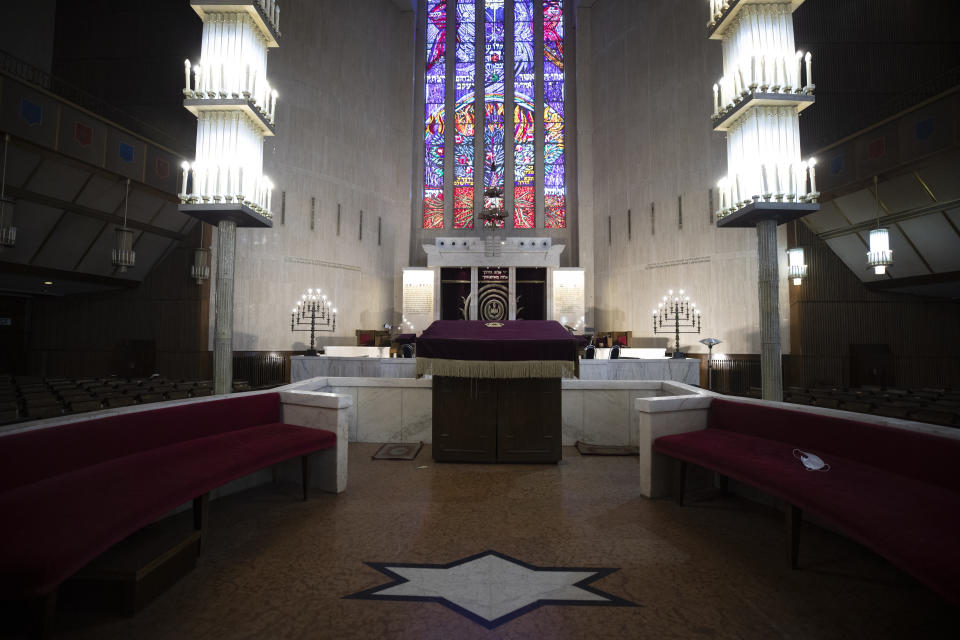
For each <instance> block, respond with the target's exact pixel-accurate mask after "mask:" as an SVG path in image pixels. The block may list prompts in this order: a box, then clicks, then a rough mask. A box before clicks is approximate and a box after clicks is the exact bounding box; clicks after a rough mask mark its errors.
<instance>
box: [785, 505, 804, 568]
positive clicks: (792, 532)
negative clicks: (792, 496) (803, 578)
mask: <svg viewBox="0 0 960 640" xmlns="http://www.w3.org/2000/svg"><path fill="white" fill-rule="evenodd" d="M802 520H803V511H802V510H801V509H799V508H797V507H795V506H793V505H792V504H788V505H787V544H788V546H789V548H790V568H791V569H796V568H797V556H799V555H800V522H801V521H802Z"/></svg>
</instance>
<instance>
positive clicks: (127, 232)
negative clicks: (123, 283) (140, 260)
mask: <svg viewBox="0 0 960 640" xmlns="http://www.w3.org/2000/svg"><path fill="white" fill-rule="evenodd" d="M114 233H115V234H116V240H117V246H116V247H115V248H114V249H113V251H112V252H111V256H110V257H111V261H112V262H113V266H115V267H120V273H124V272H126V270H127V269H129V268H131V267H133V266H134V264H135V263H136V260H137V254H136V252H135V251H134V250H133V230H132V229H127V228H125V227H117V228H115V229H114Z"/></svg>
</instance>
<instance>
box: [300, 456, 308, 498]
mask: <svg viewBox="0 0 960 640" xmlns="http://www.w3.org/2000/svg"><path fill="white" fill-rule="evenodd" d="M300 461H301V465H302V470H303V499H304V500H306V499H307V498H309V497H310V456H303V457H302V458H300Z"/></svg>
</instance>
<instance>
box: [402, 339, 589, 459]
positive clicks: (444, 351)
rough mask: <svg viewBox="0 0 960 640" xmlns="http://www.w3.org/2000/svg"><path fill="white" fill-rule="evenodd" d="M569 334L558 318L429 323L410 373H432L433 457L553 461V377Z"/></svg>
mask: <svg viewBox="0 0 960 640" xmlns="http://www.w3.org/2000/svg"><path fill="white" fill-rule="evenodd" d="M576 352H577V343H576V339H575V338H574V337H573V336H572V335H571V334H570V333H569V332H567V331H566V330H565V329H564V328H563V327H562V326H561V325H560V324H559V323H557V322H553V321H549V322H537V321H512V322H504V323H500V322H488V323H484V322H479V321H473V322H471V321H459V322H458V321H443V320H441V321H437V322H434V323H433V324H432V325H430V327H429V328H428V329H427V330H426V331H424V333H423V334H422V335H421V336H420V338H418V339H417V374H418V375H424V374H431V375H433V457H434V460H437V461H438V462H557V461H559V460H560V458H561V448H560V439H561V437H560V432H561V411H560V400H561V393H560V379H561V378H562V377H564V376H570V375H573V372H574V364H575V361H576Z"/></svg>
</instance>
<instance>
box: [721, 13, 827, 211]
mask: <svg viewBox="0 0 960 640" xmlns="http://www.w3.org/2000/svg"><path fill="white" fill-rule="evenodd" d="M799 4H800V3H799V2H792V3H791V2H782V3H770V2H769V0H738V1H733V2H731V1H729V0H711V2H710V21H709V23H708V25H707V28H708V30H709V31H710V37H711V38H713V39H718V40H722V43H723V72H724V75H723V77H722V78H720V79H719V80H718V81H717V82H716V83H715V84H714V85H713V123H714V129H715V130H717V131H724V132H726V133H727V175H726V176H725V177H724V178H722V179H721V180H720V181H719V182H718V184H717V188H718V190H719V194H720V197H719V210H718V211H717V217H719V218H722V217H724V216H727V215H730V214H732V213H734V212H736V211H738V210H740V209H742V208H744V207H746V206H748V205H750V204H752V203H815V202H817V201H818V199H819V197H820V194H819V192H818V191H817V182H816V169H815V167H816V160H814V159H813V158H810V159H807V160H803V159H802V158H801V154H800V126H799V117H800V112H801V111H802V110H803V109H806V108H807V107H809V106H810V105H812V104H813V102H814V98H813V91H814V89H815V85H814V84H813V75H812V74H813V56H812V55H811V54H810V53H809V52H806V53H804V52H802V51H797V50H796V49H795V44H794V37H793V9H795V8H796V6H797V5H799ZM804 63H805V64H804ZM804 71H805V72H806V73H804Z"/></svg>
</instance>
